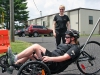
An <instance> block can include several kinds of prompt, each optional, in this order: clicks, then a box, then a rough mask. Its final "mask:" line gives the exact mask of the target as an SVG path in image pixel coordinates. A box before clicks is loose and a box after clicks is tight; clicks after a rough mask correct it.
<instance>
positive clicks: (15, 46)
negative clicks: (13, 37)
mask: <svg viewBox="0 0 100 75" xmlns="http://www.w3.org/2000/svg"><path fill="white" fill-rule="evenodd" d="M31 45H32V43H27V42H24V41H15V42H11V49H12V51H13V52H14V53H19V52H21V51H23V50H24V49H25V48H27V47H29V46H31Z"/></svg>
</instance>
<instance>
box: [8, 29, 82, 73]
mask: <svg viewBox="0 0 100 75" xmlns="http://www.w3.org/2000/svg"><path fill="white" fill-rule="evenodd" d="M65 34H66V35H65V40H66V42H65V44H60V45H58V47H57V49H55V50H54V51H53V52H50V51H49V50H47V49H46V48H44V47H42V46H40V45H39V44H34V45H32V46H30V47H28V48H27V49H25V50H24V51H22V52H21V53H19V54H17V55H14V54H13V53H12V51H11V50H10V49H9V50H8V59H9V60H10V61H9V64H10V65H12V64H19V63H24V62H26V60H28V59H29V58H30V59H33V60H34V58H33V56H32V55H33V52H35V53H36V54H35V55H34V56H35V57H36V58H40V59H42V61H43V62H45V63H47V62H52V63H50V65H49V66H48V67H49V69H50V70H51V73H52V74H54V73H58V72H61V71H63V70H64V69H65V68H67V67H68V65H70V64H71V63H72V62H74V61H75V59H76V58H77V57H78V56H79V54H80V50H79V45H78V41H77V39H78V38H79V33H78V32H77V31H76V30H73V29H71V30H68V31H66V33H65ZM41 52H42V53H44V56H43V57H42V55H41ZM8 69H10V68H8ZM10 72H11V70H10Z"/></svg>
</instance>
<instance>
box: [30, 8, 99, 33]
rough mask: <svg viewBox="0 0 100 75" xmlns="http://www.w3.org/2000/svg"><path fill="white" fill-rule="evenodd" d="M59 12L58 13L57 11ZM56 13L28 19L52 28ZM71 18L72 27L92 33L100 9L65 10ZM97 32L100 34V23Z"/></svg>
mask: <svg viewBox="0 0 100 75" xmlns="http://www.w3.org/2000/svg"><path fill="white" fill-rule="evenodd" d="M55 14H57V13H55ZM55 14H51V15H47V16H43V17H42V18H41V17H39V18H35V19H31V20H28V25H41V24H42V25H44V26H46V27H48V28H50V29H52V28H53V25H52V24H53V18H54V16H55ZM65 14H66V15H68V16H69V18H70V24H71V29H76V30H78V31H79V32H80V34H90V32H91V31H92V29H93V27H94V25H95V24H96V22H97V20H98V19H99V17H100V10H96V9H88V8H77V9H73V10H68V11H65ZM95 34H100V25H98V26H97V28H96V30H95Z"/></svg>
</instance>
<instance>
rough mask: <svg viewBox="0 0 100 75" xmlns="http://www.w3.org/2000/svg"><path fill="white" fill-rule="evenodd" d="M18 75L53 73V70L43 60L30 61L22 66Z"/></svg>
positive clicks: (48, 74) (46, 74)
mask: <svg viewBox="0 0 100 75" xmlns="http://www.w3.org/2000/svg"><path fill="white" fill-rule="evenodd" d="M17 75H51V72H50V70H49V68H48V67H47V66H46V65H45V64H44V63H42V62H41V61H35V62H34V61H29V62H27V63H25V64H23V65H22V66H21V68H20V69H19V71H18V74H17Z"/></svg>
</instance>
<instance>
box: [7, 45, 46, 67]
mask: <svg viewBox="0 0 100 75" xmlns="http://www.w3.org/2000/svg"><path fill="white" fill-rule="evenodd" d="M33 52H35V53H36V56H37V57H38V58H40V59H42V56H41V52H43V53H44V54H45V52H46V48H44V47H42V46H40V45H39V44H34V45H32V46H30V47H28V48H26V49H25V50H24V51H22V52H21V53H19V54H17V55H14V54H13V53H12V51H11V50H10V49H8V59H9V61H8V63H9V64H10V65H12V64H14V63H16V62H17V61H18V60H19V59H21V60H20V61H21V62H24V61H26V60H25V59H26V58H29V56H30V55H32V54H33ZM22 58H23V59H22Z"/></svg>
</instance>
